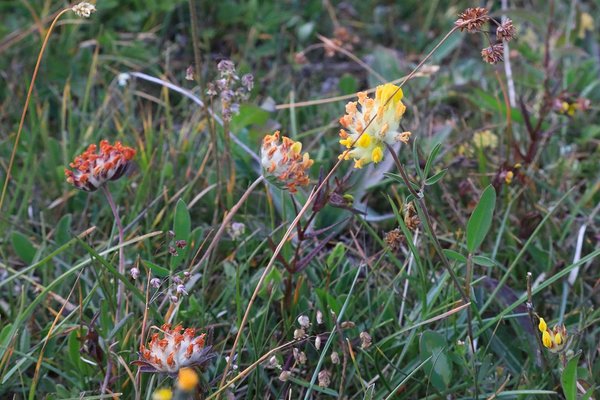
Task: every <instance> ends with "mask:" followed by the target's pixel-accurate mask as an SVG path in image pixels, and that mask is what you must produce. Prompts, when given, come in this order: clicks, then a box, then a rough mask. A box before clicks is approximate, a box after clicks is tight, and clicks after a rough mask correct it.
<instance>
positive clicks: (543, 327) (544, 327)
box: [538, 318, 548, 333]
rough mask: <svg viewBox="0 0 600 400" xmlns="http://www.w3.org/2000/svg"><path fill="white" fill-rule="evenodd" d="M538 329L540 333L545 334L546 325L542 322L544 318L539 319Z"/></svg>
mask: <svg viewBox="0 0 600 400" xmlns="http://www.w3.org/2000/svg"><path fill="white" fill-rule="evenodd" d="M538 328H539V330H540V332H542V333H544V332H546V329H548V325H546V321H544V318H540V324H539V325H538Z"/></svg>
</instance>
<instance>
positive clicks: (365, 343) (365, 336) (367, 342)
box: [359, 331, 372, 349]
mask: <svg viewBox="0 0 600 400" xmlns="http://www.w3.org/2000/svg"><path fill="white" fill-rule="evenodd" d="M359 336H360V347H362V348H363V349H368V348H369V347H371V343H372V339H371V335H369V333H368V332H365V331H363V332H361V333H360V335H359Z"/></svg>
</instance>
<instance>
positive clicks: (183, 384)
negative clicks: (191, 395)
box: [177, 368, 200, 392]
mask: <svg viewBox="0 0 600 400" xmlns="http://www.w3.org/2000/svg"><path fill="white" fill-rule="evenodd" d="M199 381H200V379H199V378H198V374H197V373H196V371H194V370H193V369H192V368H182V369H180V370H179V374H178V375H177V387H178V388H179V389H181V390H183V391H184V392H191V391H192V390H194V389H195V388H196V386H197V385H198V382H199Z"/></svg>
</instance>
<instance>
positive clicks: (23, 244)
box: [11, 232, 35, 264]
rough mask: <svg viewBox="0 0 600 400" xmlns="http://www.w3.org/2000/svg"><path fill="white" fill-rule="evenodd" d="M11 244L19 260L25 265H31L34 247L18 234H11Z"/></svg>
mask: <svg viewBox="0 0 600 400" xmlns="http://www.w3.org/2000/svg"><path fill="white" fill-rule="evenodd" d="M11 242H12V245H13V249H14V250H15V253H17V255H18V256H19V258H20V259H21V260H23V261H25V263H27V264H31V263H32V262H33V259H34V258H35V247H34V246H33V244H31V242H30V241H29V239H28V238H27V236H25V235H23V234H22V233H19V232H13V234H12V237H11Z"/></svg>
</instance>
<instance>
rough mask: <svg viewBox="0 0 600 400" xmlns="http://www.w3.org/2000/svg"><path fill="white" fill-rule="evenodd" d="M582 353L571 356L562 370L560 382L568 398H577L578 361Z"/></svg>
mask: <svg viewBox="0 0 600 400" xmlns="http://www.w3.org/2000/svg"><path fill="white" fill-rule="evenodd" d="M579 356H580V354H578V355H576V356H575V357H573V358H571V359H570V360H569V362H568V363H567V366H566V367H565V369H564V370H563V372H562V375H561V377H560V382H561V384H562V388H563V393H564V394H565V398H566V399H567V400H577V363H578V362H579Z"/></svg>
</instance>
